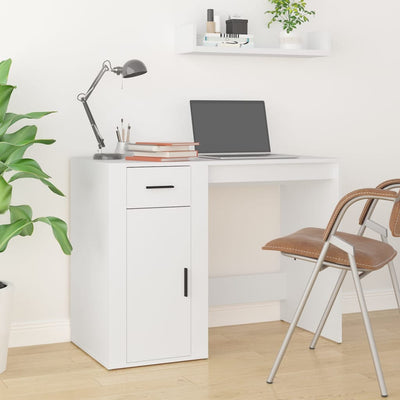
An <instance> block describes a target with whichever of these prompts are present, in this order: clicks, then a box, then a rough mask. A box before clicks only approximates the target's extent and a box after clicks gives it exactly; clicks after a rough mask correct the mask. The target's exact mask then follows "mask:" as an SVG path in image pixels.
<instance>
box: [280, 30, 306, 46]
mask: <svg viewBox="0 0 400 400" xmlns="http://www.w3.org/2000/svg"><path fill="white" fill-rule="evenodd" d="M279 42H280V48H281V49H288V50H296V49H301V48H302V46H303V43H302V39H301V36H300V34H299V33H298V32H296V31H291V32H290V33H287V32H286V31H281V33H280V35H279Z"/></svg>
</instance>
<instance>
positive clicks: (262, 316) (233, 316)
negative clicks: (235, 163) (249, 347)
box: [208, 301, 280, 328]
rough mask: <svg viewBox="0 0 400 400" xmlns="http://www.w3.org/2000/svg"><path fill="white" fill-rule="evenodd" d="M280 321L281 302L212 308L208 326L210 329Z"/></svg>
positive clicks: (209, 312) (209, 313)
mask: <svg viewBox="0 0 400 400" xmlns="http://www.w3.org/2000/svg"><path fill="white" fill-rule="evenodd" d="M279 319H280V302H279V301H271V302H266V303H253V304H235V305H227V306H216V307H210V308H209V311H208V326H209V327H210V328H212V327H217V326H229V325H242V324H252V323H257V322H267V321H277V320H279Z"/></svg>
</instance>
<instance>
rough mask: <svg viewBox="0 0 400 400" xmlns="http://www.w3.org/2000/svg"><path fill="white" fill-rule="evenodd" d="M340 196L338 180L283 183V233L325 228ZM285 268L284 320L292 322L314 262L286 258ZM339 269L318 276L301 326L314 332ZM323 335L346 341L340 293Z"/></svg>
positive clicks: (282, 264) (282, 310)
mask: <svg viewBox="0 0 400 400" xmlns="http://www.w3.org/2000/svg"><path fill="white" fill-rule="evenodd" d="M337 199H338V182H337V179H327V180H320V181H307V182H290V183H289V184H284V185H282V186H281V230H282V231H281V234H282V235H286V234H289V233H292V232H294V231H296V230H298V229H301V228H304V227H307V226H313V227H321V228H324V227H325V226H326V225H327V223H328V220H329V217H330V215H331V213H332V212H333V209H334V207H335V205H336V203H337ZM281 268H282V271H283V272H286V275H287V287H286V292H287V299H286V300H285V301H282V303H281V319H282V320H284V321H288V322H289V321H290V320H291V319H292V317H293V315H294V313H295V310H296V307H297V304H298V303H299V301H300V297H301V295H302V294H303V291H304V288H305V287H306V284H307V281H308V279H309V276H310V274H311V271H312V268H313V264H312V263H309V262H305V261H300V260H296V261H294V260H292V259H289V258H287V257H282V261H281ZM338 275H339V271H336V270H334V269H332V268H331V269H328V270H326V271H323V272H321V273H320V275H319V276H318V279H317V281H316V283H315V286H314V289H313V291H312V293H311V295H310V298H309V300H308V303H307V305H306V307H305V309H304V312H303V315H302V317H301V319H300V321H299V324H298V325H299V326H300V327H301V328H304V329H306V330H309V331H312V332H314V331H315V330H316V328H317V326H318V322H319V320H320V318H321V316H322V314H323V311H324V309H325V306H326V304H327V302H328V300H329V297H330V293H331V292H332V290H333V288H334V286H335V283H336V280H337V277H338ZM322 336H324V337H326V338H328V339H331V340H334V341H336V342H341V341H342V312H341V304H340V295H339V296H338V298H337V301H336V303H335V305H334V307H333V309H332V311H331V314H330V316H329V318H328V320H327V322H326V325H325V328H324V330H323V332H322Z"/></svg>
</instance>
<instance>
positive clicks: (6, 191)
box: [0, 176, 12, 214]
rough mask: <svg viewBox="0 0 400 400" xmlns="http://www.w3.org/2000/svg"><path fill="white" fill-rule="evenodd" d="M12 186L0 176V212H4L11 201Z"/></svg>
mask: <svg viewBox="0 0 400 400" xmlns="http://www.w3.org/2000/svg"><path fill="white" fill-rule="evenodd" d="M11 193H12V186H11V185H9V184H8V183H7V182H6V181H5V180H4V178H3V177H2V176H0V214H4V213H5V212H6V211H7V210H8V208H9V206H10V201H11Z"/></svg>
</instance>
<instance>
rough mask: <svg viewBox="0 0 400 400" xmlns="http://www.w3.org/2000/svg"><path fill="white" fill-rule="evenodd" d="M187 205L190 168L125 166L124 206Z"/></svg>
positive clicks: (188, 202)
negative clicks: (125, 198)
mask: <svg viewBox="0 0 400 400" xmlns="http://www.w3.org/2000/svg"><path fill="white" fill-rule="evenodd" d="M189 205H190V167H144V168H128V169H127V208H147V207H171V206H189Z"/></svg>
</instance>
